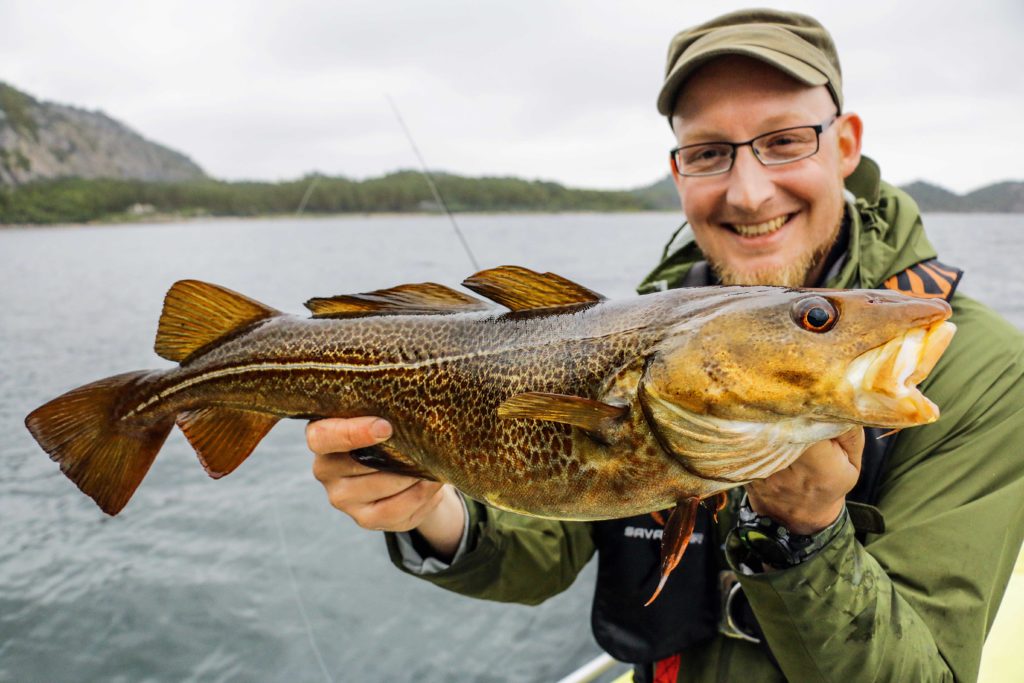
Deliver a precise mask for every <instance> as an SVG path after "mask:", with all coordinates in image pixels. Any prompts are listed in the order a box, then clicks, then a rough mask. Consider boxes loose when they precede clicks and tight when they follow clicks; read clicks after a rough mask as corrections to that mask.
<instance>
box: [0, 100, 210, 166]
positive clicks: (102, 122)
mask: <svg viewBox="0 0 1024 683" xmlns="http://www.w3.org/2000/svg"><path fill="white" fill-rule="evenodd" d="M68 176H77V177H80V178H124V179H133V180H150V181H180V180H190V179H193V178H202V177H204V176H205V174H204V173H203V170H202V169H201V168H199V166H198V165H196V164H195V163H194V162H193V161H192V160H191V159H189V158H188V157H186V156H185V155H184V154H180V153H179V152H175V151H174V150H172V149H168V148H167V147H164V146H163V145H159V144H157V143H155V142H151V141H149V140H147V139H145V138H144V137H142V136H141V135H139V134H138V133H136V132H135V131H133V130H131V129H130V128H128V127H127V126H125V125H124V124H122V123H119V122H118V121H115V120H114V119H112V118H110V117H109V116H107V115H106V114H104V113H102V112H99V111H88V110H85V109H80V108H78V107H72V106H68V105H64V104H57V103H55V102H44V101H40V100H37V99H35V98H33V97H32V96H31V95H28V94H26V93H23V92H21V91H19V90H17V89H15V88H13V87H11V86H10V85H7V84H5V83H0V186H2V185H7V186H11V185H21V184H24V183H27V182H31V181H33V180H40V179H44V178H61V177H68Z"/></svg>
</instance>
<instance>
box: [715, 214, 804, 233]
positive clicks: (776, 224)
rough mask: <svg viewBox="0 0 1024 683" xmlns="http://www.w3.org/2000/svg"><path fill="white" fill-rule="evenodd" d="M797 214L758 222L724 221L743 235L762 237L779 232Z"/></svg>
mask: <svg viewBox="0 0 1024 683" xmlns="http://www.w3.org/2000/svg"><path fill="white" fill-rule="evenodd" d="M794 215H796V214H793V213H786V214H782V215H781V216H776V217H775V218H770V219H768V220H764V221H760V222H757V223H723V224H722V225H725V226H726V227H728V228H729V229H730V230H732V231H733V232H735V233H736V234H738V235H739V236H741V237H761V236H763V235H769V234H771V233H774V232H777V231H778V230H780V229H781V228H782V226H784V225H785V224H786V223H788V222H789V221H790V219H792V218H793V216H794Z"/></svg>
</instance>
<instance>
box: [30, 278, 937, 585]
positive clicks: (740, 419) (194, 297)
mask: <svg viewBox="0 0 1024 683" xmlns="http://www.w3.org/2000/svg"><path fill="white" fill-rule="evenodd" d="M462 284H463V286H464V287H465V288H466V289H468V290H470V291H472V292H474V293H475V294H477V295H478V296H473V295H471V294H468V293H466V292H463V291H459V290H456V289H453V288H450V287H447V286H444V285H440V284H436V283H419V284H404V285H399V286H397V287H392V288H389V289H381V290H376V291H371V292H364V293H359V294H350V295H340V296H330V297H319V298H313V299H310V300H309V301H307V302H306V307H307V308H308V309H309V310H310V311H311V313H312V316H311V317H301V316H296V315H290V314H285V313H282V312H281V311H278V310H276V309H274V308H271V307H269V306H267V305H265V304H263V303H260V302H258V301H255V300H254V299H251V298H249V297H246V296H244V295H242V294H239V293H237V292H234V291H232V290H230V289H227V288H225V287H221V286H218V285H213V284H209V283H206V282H201V281H198V280H182V281H179V282H176V283H175V284H174V285H173V286H172V287H171V288H170V290H169V291H168V292H167V295H166V297H165V299H164V305H163V310H162V313H161V316H160V320H159V324H158V329H157V335H156V342H155V347H154V348H155V351H156V353H157V354H158V355H159V356H161V357H163V358H164V359H166V360H169V361H172V362H174V363H177V365H176V366H174V367H170V368H167V369H159V370H140V371H134V372H128V373H125V374H120V375H117V376H114V377H108V378H105V379H101V380H99V381H96V382H93V383H90V384H87V385H85V386H81V387H78V388H76V389H72V390H71V391H68V392H67V393H65V394H63V395H61V396H59V397H57V398H55V399H53V400H51V401H49V402H48V403H46V404H44V405H42V406H40V407H39V408H37V409H36V410H34V411H32V412H31V413H30V414H29V415H28V416H27V417H26V420H25V423H26V426H27V427H28V429H29V431H30V432H31V434H32V436H33V437H34V438H35V440H36V441H37V442H38V444H39V445H40V446H41V447H42V449H43V450H44V451H46V452H47V453H48V454H49V455H50V457H51V458H52V459H53V460H54V461H56V462H57V463H59V465H60V469H61V471H62V472H63V473H64V474H65V475H66V476H67V477H68V478H69V479H70V480H71V481H73V482H74V483H75V484H76V485H77V486H78V488H79V489H81V491H82V492H84V493H85V494H86V495H88V496H89V497H91V498H92V499H93V500H94V501H95V502H96V503H97V504H98V505H99V507H100V508H101V509H102V510H103V511H104V512H106V513H108V514H110V515H116V514H117V513H118V512H120V511H121V510H122V508H124V506H125V505H126V504H127V503H128V500H129V499H130V498H131V497H132V495H133V494H134V492H135V490H136V489H137V488H138V487H139V485H140V483H141V482H142V480H143V478H144V477H145V475H146V473H147V471H148V470H149V468H150V466H151V464H152V463H153V461H154V459H155V457H156V455H157V453H158V451H159V450H160V448H161V446H162V445H163V443H164V440H165V439H166V437H167V435H168V434H169V432H170V431H171V429H172V428H173V426H174V425H175V424H177V426H178V427H179V428H180V429H181V431H182V432H184V434H185V436H186V437H187V439H188V441H189V443H190V444H191V446H192V447H193V448H194V449H195V451H196V453H197V454H198V457H199V460H200V462H201V464H202V466H203V467H204V468H205V470H206V472H207V473H208V474H209V475H210V476H211V477H214V478H219V477H222V476H225V475H227V474H229V473H231V472H232V471H233V470H235V468H237V467H238V466H239V465H240V464H241V463H242V462H243V461H244V460H245V459H246V458H247V457H248V456H249V455H250V453H252V451H253V450H254V449H255V448H256V446H257V444H258V443H259V442H260V440H261V439H262V438H263V437H264V436H265V435H266V434H267V433H268V432H269V431H270V429H271V428H272V427H273V426H274V425H275V424H276V423H277V422H278V421H279V420H281V419H282V418H297V419H306V420H316V419H321V418H327V417H356V416H366V415H375V416H379V417H383V418H385V419H387V420H389V421H390V422H391V423H392V425H393V426H394V431H393V435H392V437H391V438H390V439H389V440H387V441H386V442H383V443H381V444H379V445H377V446H374V447H371V448H368V449H360V450H359V451H355V452H354V453H353V457H355V458H356V459H357V460H359V461H360V462H363V463H365V464H368V465H370V466H371V467H374V468H376V469H379V470H382V471H390V472H398V473H402V474H407V475H410V476H414V477H420V478H423V479H428V480H433V481H438V482H444V483H448V484H451V485H453V486H454V487H455V488H457V489H459V490H460V491H462V492H463V493H464V494H466V495H467V496H469V497H471V498H473V499H475V500H479V501H481V502H483V503H486V504H488V505H491V506H495V507H497V508H501V509H505V510H510V511H514V512H518V513H522V514H526V515H532V516H537V517H544V518H552V519H563V520H600V519H611V518H623V517H628V516H632V515H637V514H646V513H656V514H657V513H658V512H659V511H669V510H670V512H668V517H667V520H666V521H665V530H664V532H663V536H662V538H663V541H662V542H663V545H662V566H661V575H660V581H659V584H658V587H657V589H656V591H655V593H654V595H653V596H652V598H651V600H652V601H653V600H654V598H655V597H657V595H658V592H660V590H661V588H662V587H663V586H664V585H665V581H666V580H667V578H668V576H669V574H671V572H672V570H673V569H674V568H675V567H676V565H677V564H678V562H679V559H680V558H681V557H682V554H683V552H684V551H685V549H686V545H687V543H688V542H689V538H690V535H691V533H692V531H693V526H694V521H695V518H696V515H697V509H698V506H699V505H700V504H701V503H702V502H703V503H704V504H705V505H710V506H712V507H714V509H715V510H716V511H717V509H718V508H720V507H721V505H723V504H724V501H725V492H726V491H728V490H729V489H731V488H734V487H737V486H741V485H743V484H745V483H748V482H750V481H753V480H756V479H762V478H765V477H768V476H771V475H772V474H773V473H775V472H777V471H779V470H781V469H783V468H785V467H787V466H788V465H789V464H790V463H792V462H793V461H794V460H795V459H796V458H798V457H799V456H800V455H801V453H802V452H803V451H804V450H805V449H806V448H807V446H808V445H810V444H812V443H814V442H817V441H821V440H824V439H829V438H833V437H836V436H838V435H840V434H842V433H844V432H846V431H847V430H849V429H851V428H852V427H853V426H855V425H864V426H877V427H887V428H894V429H903V428H907V427H912V426H915V425H920V424H927V423H930V422H933V421H935V420H936V419H938V417H939V408H938V407H937V406H936V405H935V404H934V403H932V402H931V401H930V400H929V399H928V398H926V397H925V396H924V395H923V394H922V393H921V391H920V390H919V389H918V388H917V384H918V383H920V382H921V381H922V380H923V379H925V377H927V375H928V374H929V372H930V371H931V370H932V368H933V367H934V366H935V364H936V362H937V361H938V359H939V357H940V356H941V355H942V352H943V351H944V350H945V348H946V347H947V345H948V344H949V342H950V340H951V338H952V336H953V334H954V332H955V329H956V328H955V325H954V324H953V323H951V322H949V320H948V319H949V317H950V314H951V308H950V306H949V304H947V303H946V302H945V301H942V300H936V299H917V298H912V297H909V296H906V295H903V294H900V293H897V292H891V291H884V290H801V289H787V288H780V287H759V286H728V287H700V288H688V289H675V290H669V291H665V292H659V293H655V294H650V295H647V296H642V297H634V298H631V299H621V300H609V299H607V298H605V297H604V296H602V295H600V294H598V293H596V292H594V291H592V290H590V289H588V288H586V287H584V286H582V285H580V284H578V283H575V282H573V281H571V280H568V279H566V278H563V277H561V276H559V275H556V274H553V273H538V272H534V271H532V270H529V269H526V268H522V267H519V266H501V267H497V268H492V269H489V270H484V271H481V272H479V273H476V274H475V275H472V276H471V277H469V278H468V279H466V280H465V281H464V282H463V283H462ZM648 604H649V603H648Z"/></svg>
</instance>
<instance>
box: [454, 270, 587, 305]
mask: <svg viewBox="0 0 1024 683" xmlns="http://www.w3.org/2000/svg"><path fill="white" fill-rule="evenodd" d="M462 286H463V287H466V288H467V289H472V290H473V291H474V292H476V293H477V294H479V295H480V296H484V297H487V298H488V299H490V300H491V301H494V302H495V303H499V304H501V305H502V306H507V307H508V308H510V309H512V310H513V311H525V310H529V309H531V308H556V307H558V306H571V305H573V304H588V303H597V302H598V301H603V300H604V297H603V296H601V295H600V294H598V293H597V292H594V291H591V290H589V289H587V288H586V287H584V286H583V285H579V284H576V283H575V282H573V281H572V280H566V279H565V278H564V277H562V276H561V275H555V274H554V273H536V272H534V271H532V270H530V269H528V268H523V267H521V266H499V267H497V268H491V269H490V270H482V271H480V272H479V273H477V274H476V275H471V276H470V277H468V278H466V280H465V281H464V282H463V283H462Z"/></svg>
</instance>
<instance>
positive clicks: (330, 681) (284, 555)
mask: <svg viewBox="0 0 1024 683" xmlns="http://www.w3.org/2000/svg"><path fill="white" fill-rule="evenodd" d="M270 507H271V508H272V509H273V511H274V526H275V527H276V528H277V541H278V544H279V545H280V547H281V559H283V560H284V568H285V569H286V570H288V582H289V583H290V584H291V586H292V595H294V596H295V605H296V607H298V608H299V614H300V615H301V616H302V622H303V623H304V624H305V625H306V636H307V637H308V638H309V644H310V646H311V647H312V648H313V654H314V655H315V656H316V663H317V664H319V665H320V671H321V672H323V675H324V680H326V681H327V683H334V678H333V677H332V676H331V672H330V671H328V670H327V665H326V664H324V658H323V655H321V654H320V648H319V647H318V646H317V644H316V638H314V637H313V624H312V623H310V621H309V615H308V614H306V606H305V605H304V604H302V594H301V593H299V582H298V581H296V580H295V572H294V571H293V570H292V563H291V562H289V561H288V542H287V541H286V540H285V538H284V525H283V524H282V523H281V513H280V512H278V510H277V499H276V498H274V497H271V506H270Z"/></svg>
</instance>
